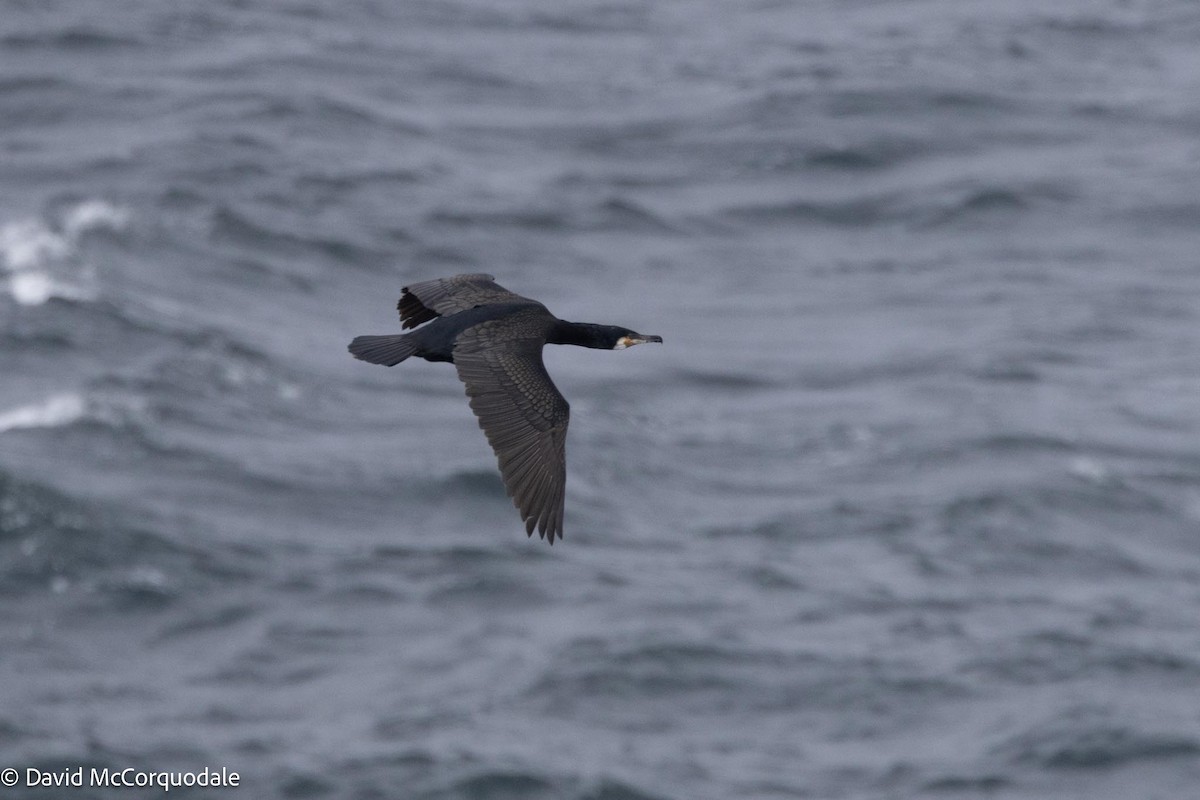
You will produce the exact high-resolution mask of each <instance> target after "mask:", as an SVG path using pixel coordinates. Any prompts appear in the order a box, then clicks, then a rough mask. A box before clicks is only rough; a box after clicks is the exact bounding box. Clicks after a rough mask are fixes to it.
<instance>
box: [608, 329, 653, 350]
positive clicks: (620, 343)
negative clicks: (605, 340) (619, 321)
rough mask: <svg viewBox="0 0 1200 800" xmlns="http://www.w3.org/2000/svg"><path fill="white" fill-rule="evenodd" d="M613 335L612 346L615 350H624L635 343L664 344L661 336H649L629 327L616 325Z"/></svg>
mask: <svg viewBox="0 0 1200 800" xmlns="http://www.w3.org/2000/svg"><path fill="white" fill-rule="evenodd" d="M611 337H612V338H611V341H612V344H611V345H610V347H611V348H612V349H613V350H624V349H625V348H626V347H633V346H634V345H635V344H645V343H646V342H658V343H659V344H662V337H661V336H649V335H646V334H641V333H638V332H637V331H631V330H629V329H628V328H616V327H614V328H613V329H612V332H611Z"/></svg>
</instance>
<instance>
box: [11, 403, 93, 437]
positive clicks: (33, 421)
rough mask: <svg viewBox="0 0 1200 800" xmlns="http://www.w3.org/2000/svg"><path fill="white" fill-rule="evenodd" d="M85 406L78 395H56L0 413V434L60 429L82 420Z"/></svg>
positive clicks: (85, 409)
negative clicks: (35, 429) (39, 429)
mask: <svg viewBox="0 0 1200 800" xmlns="http://www.w3.org/2000/svg"><path fill="white" fill-rule="evenodd" d="M86 412H87V404H86V403H85V402H84V399H83V397H82V396H80V395H78V394H56V395H53V396H51V397H49V398H47V399H46V400H44V401H42V402H40V403H33V404H31V405H27V406H20V407H18V408H14V409H11V410H9V411H4V412H0V433H4V432H5V431H12V430H23V429H27V428H61V427H63V426H64V425H70V424H71V423H73V422H77V421H79V420H80V419H82V418H83V417H84V415H85V413H86Z"/></svg>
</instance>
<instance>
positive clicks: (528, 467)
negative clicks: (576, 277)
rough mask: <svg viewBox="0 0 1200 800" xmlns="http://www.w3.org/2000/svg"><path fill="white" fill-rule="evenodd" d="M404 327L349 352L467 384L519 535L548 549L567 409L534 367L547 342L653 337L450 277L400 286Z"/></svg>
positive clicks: (559, 491) (362, 340) (481, 279)
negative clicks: (567, 317) (441, 369)
mask: <svg viewBox="0 0 1200 800" xmlns="http://www.w3.org/2000/svg"><path fill="white" fill-rule="evenodd" d="M396 307H397V309H398V310H399V311H400V322H401V328H402V329H408V328H417V326H419V325H424V323H429V324H428V325H425V327H422V328H418V329H417V330H414V331H413V332H412V333H399V334H392V335H389V336H359V337H357V338H355V339H354V341H352V342H351V343H350V353H351V354H352V355H353V356H354V357H355V358H358V359H361V360H363V361H369V362H370V363H372V364H384V365H385V366H389V367H393V366H395V365H396V364H399V363H400V362H401V361H403V360H404V359H406V358H408V357H410V356H420V357H421V358H423V359H425V360H426V361H449V362H451V363H453V364H454V366H455V368H456V369H457V370H458V377H459V379H460V380H461V381H462V382H463V383H465V384H466V386H467V396H468V397H470V398H471V409H472V410H473V411H474V412H475V416H476V417H478V418H479V427H480V428H483V432H484V433H485V434H486V435H487V438H488V442H489V443H490V444H491V445H492V449H493V450H495V451H496V459H497V460H498V461H499V462H500V474H501V476H502V477H503V478H504V486H505V488H506V489H507V490H508V496H509V497H511V498H512V500H513V505H515V506H516V507H517V510H518V511H520V512H521V519H523V520H524V521H525V531H526V533H528V534H529V535H530V536H532V535H533V529H534V528H535V527H536V528H537V530H538V534H539V535H541V536H542V537H543V538H545V539H547V540H548V541H549V542H550V544H554V538H555V537H556V536H557V537H559V538H562V535H563V498H564V494H565V492H566V483H567V451H566V444H567V422H568V421H569V419H570V416H571V407H570V406H569V405H568V404H567V401H566V399H564V398H563V396H562V394H561V393H560V392H559V391H558V388H557V387H556V386H555V385H554V382H553V381H551V380H550V375H549V374H548V373H547V372H546V366H545V364H543V363H542V346H543V345H545V344H574V345H579V346H580V347H594V348H598V349H601V350H624V349H625V348H626V347H632V346H633V345H635V344H642V343H644V342H661V341H662V337H661V336H643V335H642V334H640V333H635V332H634V331H631V330H629V329H628V328H618V327H616V326H613V325H593V324H591V323H587V322H565V321H563V320H561V319H559V318H558V317H556V316H554V315H553V314H551V313H550V312H549V311H547V310H546V307H545V306H544V305H542V304H541V303H539V302H537V301H536V300H530V299H529V298H527V297H522V296H521V295H519V294H514V293H512V292H510V291H509V290H507V289H505V288H504V287H502V286H499V285H497V284H496V283H495V279H494V278H493V277H492V276H491V275H483V274H478V275H455V276H454V277H452V278H439V279H437V280H432V281H423V282H422V283H414V284H413V285H411V286H405V287H404V289H403V291H402V293H401V295H400V302H399V303H398V304H397V306H396Z"/></svg>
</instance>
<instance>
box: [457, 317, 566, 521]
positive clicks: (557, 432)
mask: <svg viewBox="0 0 1200 800" xmlns="http://www.w3.org/2000/svg"><path fill="white" fill-rule="evenodd" d="M551 319H552V318H551V317H549V315H547V314H545V312H544V311H540V310H535V309H530V311H529V312H528V313H524V312H522V313H518V314H515V315H512V316H509V317H506V318H503V319H499V320H491V321H488V322H482V323H480V324H479V325H476V326H475V327H473V328H468V329H467V330H466V331H464V332H463V333H461V334H460V335H459V337H458V340H457V343H456V345H455V347H454V366H455V367H456V368H457V369H458V377H459V378H460V379H461V380H462V382H463V383H464V384H466V386H467V396H468V397H470V398H471V409H472V410H473V411H474V412H475V416H476V417H478V418H479V427H481V428H483V432H484V433H485V434H486V435H487V438H488V442H489V443H490V444H491V445H492V450H494V451H495V452H496V459H497V461H499V463H500V475H501V477H503V479H504V487H505V488H506V489H507V490H508V495H509V497H511V498H512V500H513V505H515V506H516V507H517V510H518V511H519V512H520V513H521V519H522V520H524V521H525V531H526V533H528V534H529V535H530V536H532V535H533V530H534V528H535V527H536V528H537V530H538V533H539V534H540V535H541V536H542V537H544V538H545V539H547V540H549V542H550V543H551V544H554V539H555V537H558V538H562V535H563V503H564V497H565V493H566V485H567V423H568V421H569V420H570V415H571V407H570V405H568V403H567V401H566V399H564V398H563V396H562V394H561V393H560V392H559V391H558V388H557V387H556V386H555V385H554V383H553V381H551V380H550V375H549V374H548V373H547V372H546V366H545V364H543V363H542V343H543V342H544V341H545V335H544V326H545V325H546V324H547V323H548V321H549V320H551Z"/></svg>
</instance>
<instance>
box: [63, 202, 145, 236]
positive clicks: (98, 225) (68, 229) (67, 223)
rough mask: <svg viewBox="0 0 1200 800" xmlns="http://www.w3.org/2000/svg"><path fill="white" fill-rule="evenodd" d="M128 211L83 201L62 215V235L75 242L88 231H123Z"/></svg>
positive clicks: (104, 203) (106, 204)
mask: <svg viewBox="0 0 1200 800" xmlns="http://www.w3.org/2000/svg"><path fill="white" fill-rule="evenodd" d="M128 224H129V210H128V209H126V208H122V207H121V206H115V205H113V204H111V203H107V202H105V201H103V200H84V201H83V202H82V203H80V204H79V205H77V206H74V207H72V208H70V209H68V210H67V211H66V212H65V213H64V214H63V222H62V227H63V233H65V234H66V235H67V237H68V238H70V239H71V240H76V239H78V238H79V237H80V236H82V235H83V234H85V233H87V232H88V231H99V230H110V231H120V230H124V228H125V226H126V225H128Z"/></svg>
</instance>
